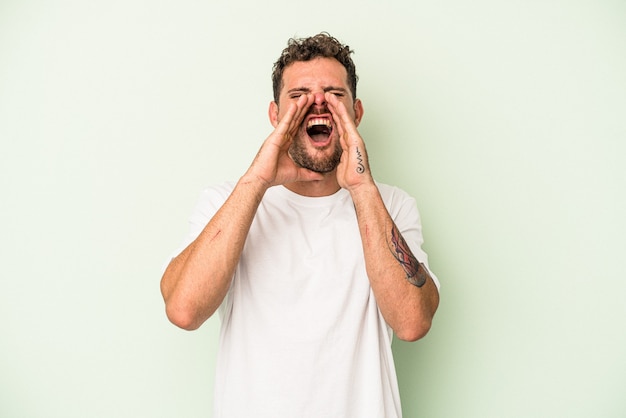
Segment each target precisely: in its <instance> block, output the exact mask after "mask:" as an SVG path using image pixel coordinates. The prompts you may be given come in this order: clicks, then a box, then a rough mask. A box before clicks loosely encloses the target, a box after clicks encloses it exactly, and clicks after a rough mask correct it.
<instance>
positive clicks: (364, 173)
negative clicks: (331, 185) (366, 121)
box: [326, 93, 374, 191]
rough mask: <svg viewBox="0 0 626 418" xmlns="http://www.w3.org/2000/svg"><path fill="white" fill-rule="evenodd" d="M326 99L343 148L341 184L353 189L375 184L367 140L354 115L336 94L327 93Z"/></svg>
mask: <svg viewBox="0 0 626 418" xmlns="http://www.w3.org/2000/svg"><path fill="white" fill-rule="evenodd" d="M326 100H327V102H328V108H329V110H330V112H331V114H332V116H333V120H334V121H335V127H336V128H337V132H338V133H339V141H340V143H341V148H342V150H343V153H342V154H341V161H340V162H339V165H338V166H337V181H338V182H339V185H340V186H341V187H343V188H344V189H348V190H350V191H352V190H354V189H356V188H358V187H359V186H360V185H362V184H373V183H374V179H373V178H372V174H371V172H370V166H369V160H368V158H367V151H366V149H365V142H364V141H363V138H362V137H361V135H360V134H359V131H358V130H357V127H356V122H355V119H354V117H353V116H352V115H350V114H349V113H348V111H347V109H346V106H345V105H344V103H343V102H341V101H340V100H339V99H338V98H337V97H336V96H335V95H334V94H332V93H326ZM359 106H360V103H359Z"/></svg>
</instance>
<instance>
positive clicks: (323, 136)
mask: <svg viewBox="0 0 626 418" xmlns="http://www.w3.org/2000/svg"><path fill="white" fill-rule="evenodd" d="M332 132H333V125H332V124H331V122H330V120H329V119H327V118H312V119H309V121H308V122H307V124H306V133H307V134H308V135H309V137H310V138H311V140H312V141H313V142H314V143H316V144H323V143H326V142H327V141H328V139H329V138H330V134H331V133H332Z"/></svg>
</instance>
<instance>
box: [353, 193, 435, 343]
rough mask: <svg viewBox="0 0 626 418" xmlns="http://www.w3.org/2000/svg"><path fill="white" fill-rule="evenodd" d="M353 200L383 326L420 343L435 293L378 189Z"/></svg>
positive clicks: (430, 280)
mask: <svg viewBox="0 0 626 418" xmlns="http://www.w3.org/2000/svg"><path fill="white" fill-rule="evenodd" d="M352 198H353V201H354V204H355V208H356V212H357V219H358V223H359V229H360V232H361V240H362V242H363V251H364V255H365V263H366V268H367V273H368V277H369V280H370V283H371V286H372V290H373V292H374V295H375V296H376V301H377V303H378V306H379V308H380V310H381V312H382V314H383V316H384V318H385V321H386V322H387V323H388V324H389V326H391V328H393V330H394V331H395V333H396V335H397V336H398V337H399V338H400V339H403V340H410V341H414V340H416V339H419V338H421V337H422V336H424V335H425V334H426V333H427V332H428V330H429V328H430V325H431V322H432V318H433V316H434V313H435V311H436V309H437V305H438V302H439V294H438V291H437V288H436V286H435V285H434V282H433V280H432V279H431V278H430V275H429V273H428V271H427V269H426V268H425V266H424V265H423V264H421V263H420V261H419V260H417V259H416V258H415V257H414V256H413V254H412V252H411V250H410V249H409V247H408V245H407V244H406V242H405V241H404V238H403V237H402V235H401V233H400V231H399V230H398V228H397V226H396V225H395V223H394V222H393V220H392V218H391V216H390V215H389V213H388V211H387V209H386V207H385V205H384V203H383V200H382V198H381V196H380V193H379V191H378V188H377V187H376V185H375V184H374V183H371V184H369V183H366V184H363V185H361V186H360V187H359V188H358V189H356V190H353V191H352Z"/></svg>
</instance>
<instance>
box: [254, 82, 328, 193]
mask: <svg viewBox="0 0 626 418" xmlns="http://www.w3.org/2000/svg"><path fill="white" fill-rule="evenodd" d="M312 103H313V96H312V95H311V94H303V95H302V96H300V97H299V99H298V101H297V102H295V103H291V104H289V107H288V109H287V111H286V112H285V114H284V116H283V117H282V118H281V119H280V121H278V122H277V124H276V126H275V129H274V132H272V133H271V134H270V136H268V137H267V139H266V140H265V142H263V145H262V146H261V149H260V150H259V152H258V153H257V155H256V157H255V159H254V161H253V162H252V165H251V166H250V168H249V169H248V171H247V173H246V176H252V177H254V178H256V179H259V180H261V181H262V182H263V183H265V185H266V186H267V187H270V186H276V185H279V184H285V183H290V182H295V181H313V180H321V179H322V178H323V176H322V175H321V174H319V173H315V172H313V171H310V170H307V169H305V168H302V167H299V166H298V165H296V164H295V163H294V162H293V160H292V159H291V157H290V156H289V153H288V150H289V146H290V145H291V142H292V141H293V138H294V137H295V136H296V134H297V132H298V130H299V129H300V127H301V124H302V122H303V121H304V118H305V116H306V114H307V112H308V110H309V108H310V107H311V104H312Z"/></svg>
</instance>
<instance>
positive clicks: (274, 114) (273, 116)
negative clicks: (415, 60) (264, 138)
mask: <svg viewBox="0 0 626 418" xmlns="http://www.w3.org/2000/svg"><path fill="white" fill-rule="evenodd" d="M267 115H268V116H269V117H270V123H271V124H272V126H273V127H274V128H275V127H277V126H278V104H277V103H276V102H274V101H272V102H270V107H269V109H268V110H267Z"/></svg>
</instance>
